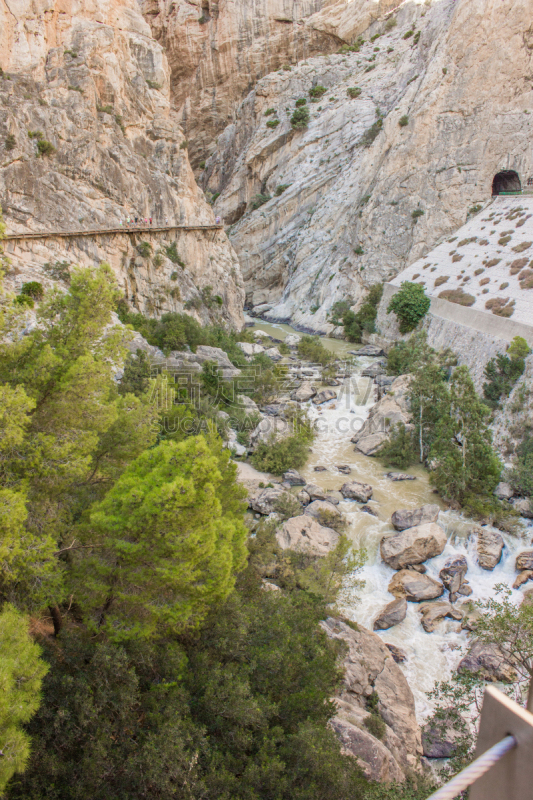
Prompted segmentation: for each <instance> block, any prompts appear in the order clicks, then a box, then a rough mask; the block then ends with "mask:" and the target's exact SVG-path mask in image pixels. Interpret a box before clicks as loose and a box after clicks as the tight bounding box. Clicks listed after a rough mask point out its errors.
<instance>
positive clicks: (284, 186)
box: [274, 183, 290, 197]
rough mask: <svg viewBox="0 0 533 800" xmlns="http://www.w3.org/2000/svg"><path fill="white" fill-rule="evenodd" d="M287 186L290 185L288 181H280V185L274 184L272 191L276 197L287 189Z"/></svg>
mask: <svg viewBox="0 0 533 800" xmlns="http://www.w3.org/2000/svg"><path fill="white" fill-rule="evenodd" d="M289 186H290V183H282V184H281V185H280V186H276V191H275V192H274V194H275V195H276V197H279V196H280V195H282V194H283V192H284V191H285V189H288V188H289Z"/></svg>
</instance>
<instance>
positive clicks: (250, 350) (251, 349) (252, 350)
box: [237, 342, 265, 358]
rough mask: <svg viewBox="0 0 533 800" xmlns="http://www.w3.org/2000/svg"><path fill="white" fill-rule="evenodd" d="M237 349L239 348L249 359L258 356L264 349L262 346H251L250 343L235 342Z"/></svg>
mask: <svg viewBox="0 0 533 800" xmlns="http://www.w3.org/2000/svg"><path fill="white" fill-rule="evenodd" d="M237 347H239V348H240V349H241V350H242V352H243V353H244V355H245V356H248V358H250V357H251V356H255V355H258V354H259V353H264V352H265V348H264V347H263V345H262V344H255V343H254V344H251V343H250V342H237Z"/></svg>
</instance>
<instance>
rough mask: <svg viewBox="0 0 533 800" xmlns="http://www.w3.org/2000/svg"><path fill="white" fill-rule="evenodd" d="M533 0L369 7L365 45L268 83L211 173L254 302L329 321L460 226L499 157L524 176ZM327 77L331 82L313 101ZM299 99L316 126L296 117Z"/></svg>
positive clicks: (240, 118)
mask: <svg viewBox="0 0 533 800" xmlns="http://www.w3.org/2000/svg"><path fill="white" fill-rule="evenodd" d="M363 5H364V4H362V3H348V2H346V3H344V14H345V15H348V16H349V15H350V14H351V15H352V17H353V18H354V19H356V18H358V13H359V9H360V7H362V6H363ZM530 5H531V4H530V2H529V0H518V1H517V2H514V0H431V1H428V0H426V2H425V3H423V4H422V3H418V2H405V3H403V4H401V6H400V8H399V9H398V10H397V11H395V12H391V13H388V14H387V13H383V14H382V15H381V17H380V18H379V19H378V20H376V21H374V22H372V24H371V26H370V28H369V29H368V30H367V31H366V32H365V35H364V38H365V40H366V43H365V44H364V45H363V46H362V47H361V48H360V49H359V50H358V51H357V52H349V51H348V52H344V53H338V54H335V55H325V56H319V57H314V58H308V59H307V60H305V61H300V62H299V63H298V64H297V65H295V66H293V67H292V68H291V69H290V70H281V71H278V72H274V73H271V74H269V75H267V76H266V77H264V78H263V79H261V80H260V81H259V82H258V83H257V85H256V86H255V87H254V88H253V89H252V91H251V92H250V93H249V94H248V95H247V96H246V98H245V99H244V100H243V102H242V104H241V106H240V107H239V109H238V110H237V114H236V120H235V121H234V122H232V123H231V124H230V125H229V126H228V127H227V128H226V129H225V131H224V132H223V133H222V134H221V135H220V137H219V139H218V145H217V150H216V152H215V153H214V154H213V156H212V157H211V158H210V159H209V160H208V162H207V165H206V169H205V171H204V173H203V175H202V178H201V182H202V185H203V186H204V187H205V188H206V190H207V191H208V192H211V193H213V194H214V195H217V194H218V193H220V195H219V196H218V199H217V201H216V205H215V211H216V212H217V213H220V214H221V215H222V216H223V217H224V220H225V221H226V223H228V224H229V225H231V227H230V229H229V235H230V239H231V241H232V243H233V244H234V246H235V249H236V251H237V253H238V256H239V260H240V263H241V268H242V270H243V275H244V279H245V284H246V288H247V301H248V303H249V304H250V305H258V304H262V303H269V304H271V305H272V306H273V307H272V308H271V310H270V311H268V312H267V314H266V317H267V318H270V319H284V320H291V321H292V322H293V323H294V324H296V325H297V326H300V327H305V328H311V329H314V330H317V331H322V332H327V331H330V330H331V325H330V324H329V322H328V314H329V312H330V311H331V308H332V306H333V304H334V303H335V302H336V301H337V300H346V299H349V300H350V302H351V303H352V304H353V305H354V307H357V304H358V303H359V302H360V300H361V298H362V296H363V295H364V292H365V290H366V287H368V286H369V285H371V284H372V283H375V282H377V281H383V280H387V279H390V278H392V277H393V276H394V275H395V274H397V273H398V272H399V271H401V270H402V269H404V268H405V267H406V266H407V265H408V264H410V263H411V262H413V261H415V260H416V259H418V258H420V257H422V256H423V255H424V254H425V253H426V252H428V251H429V250H430V249H431V248H433V247H434V246H435V245H436V244H437V243H439V242H440V241H442V240H443V239H444V238H445V237H447V236H449V235H450V233H451V232H452V231H455V230H456V229H457V228H458V227H460V226H461V225H462V224H463V223H464V222H465V220H466V218H467V214H468V211H469V210H470V209H471V208H472V207H473V206H475V205H477V204H480V203H483V202H484V201H485V200H487V199H488V198H490V194H491V186H492V179H493V176H494V175H495V173H497V172H498V171H500V170H502V169H514V170H516V171H517V172H518V173H519V175H520V177H521V179H522V182H523V183H524V184H525V183H526V181H527V178H528V177H530V176H531V175H533V164H532V152H531V147H530V137H531V125H532V124H533V97H532V94H531V76H532V63H531V59H532V52H533V50H532V48H533V32H532V30H533V29H531V28H530V10H531V9H530ZM385 11H386V9H385ZM317 13H319V12H317ZM320 13H326V12H325V11H324V12H320ZM389 20H390V21H389ZM353 30H354V31H357V30H358V28H357V25H355V26H354V28H353ZM376 34H378V35H379V36H378V38H377V39H375V40H374V41H370V39H371V37H372V38H373V37H374V36H375V35H376ZM356 50H357V48H356ZM316 87H319V91H321V89H320V87H324V88H325V89H326V92H325V93H324V94H323V95H322V96H320V97H319V98H316V102H311V100H312V99H315V98H312V97H311V96H310V94H309V92H310V90H312V89H313V88H316ZM349 89H352V90H355V91H352V92H348V90H349ZM358 90H360V92H359V91H358ZM351 95H353V96H351ZM299 99H302V100H303V99H305V100H306V101H307V104H306V105H307V107H308V108H309V110H310V120H309V124H308V126H307V128H306V129H305V130H293V128H292V126H291V122H290V120H291V116H292V114H293V113H294V111H295V108H296V101H297V100H299ZM267 111H270V113H269V114H268V115H267V114H266V112H267ZM276 121H277V124H275V125H274V124H273V123H275V122H276ZM268 123H271V124H270V125H269V124H268ZM258 195H261V196H262V197H261V198H260V199H259V198H258V197H257V196H258ZM268 198H270V199H268ZM258 199H259V202H262V203H263V204H262V205H261V206H260V207H258V208H256V210H254V209H253V205H254V201H257V200H258ZM265 200H266V202H264V201H265ZM255 205H258V203H257V202H255Z"/></svg>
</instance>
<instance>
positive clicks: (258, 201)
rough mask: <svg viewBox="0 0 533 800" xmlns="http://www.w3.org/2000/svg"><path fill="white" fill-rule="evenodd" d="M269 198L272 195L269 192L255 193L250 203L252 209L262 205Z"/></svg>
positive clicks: (270, 198)
mask: <svg viewBox="0 0 533 800" xmlns="http://www.w3.org/2000/svg"><path fill="white" fill-rule="evenodd" d="M269 200H272V197H271V196H270V195H269V194H256V195H255V197H254V199H253V200H252V204H251V208H252V211H256V210H257V209H258V208H261V206H264V205H265V203H268V201H269Z"/></svg>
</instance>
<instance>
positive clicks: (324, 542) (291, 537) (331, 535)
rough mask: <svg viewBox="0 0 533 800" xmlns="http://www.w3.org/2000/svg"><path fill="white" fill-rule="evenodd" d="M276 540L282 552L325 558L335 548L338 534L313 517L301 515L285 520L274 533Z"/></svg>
mask: <svg viewBox="0 0 533 800" xmlns="http://www.w3.org/2000/svg"><path fill="white" fill-rule="evenodd" d="M276 540H277V542H278V544H279V546H280V547H281V548H282V550H287V549H290V550H303V551H306V552H309V553H313V554H314V555H317V556H325V555H327V554H328V553H329V552H330V551H331V550H333V548H334V547H336V545H337V543H338V541H339V534H338V533H337V532H336V531H334V530H333V529H332V528H326V527H324V526H323V525H320V524H319V523H318V522H317V521H316V519H313V517H310V516H307V515H305V514H302V515H301V516H299V517H291V519H288V520H286V521H285V522H284V523H283V525H282V526H281V529H280V530H279V531H278V532H277V533H276Z"/></svg>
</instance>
